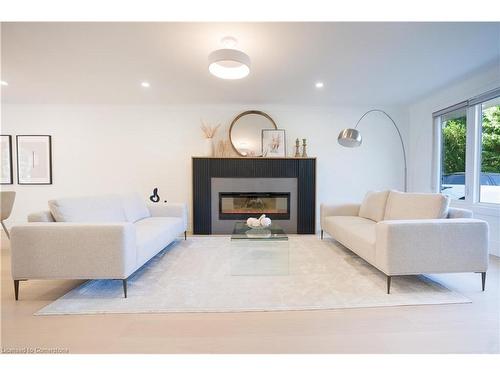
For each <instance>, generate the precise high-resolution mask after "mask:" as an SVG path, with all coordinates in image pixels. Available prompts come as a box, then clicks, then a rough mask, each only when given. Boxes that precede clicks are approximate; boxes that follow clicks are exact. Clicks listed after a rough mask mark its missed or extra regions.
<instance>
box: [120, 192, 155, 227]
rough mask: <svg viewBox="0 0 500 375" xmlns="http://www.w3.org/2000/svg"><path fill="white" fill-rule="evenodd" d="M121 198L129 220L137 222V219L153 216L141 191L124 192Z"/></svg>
mask: <svg viewBox="0 0 500 375" xmlns="http://www.w3.org/2000/svg"><path fill="white" fill-rule="evenodd" d="M121 198H122V204H123V210H124V211H125V217H126V218H127V221H128V222H130V223H135V222H136V221H137V220H141V219H144V218H146V217H150V216H151V214H150V212H149V210H148V207H147V206H146V202H144V199H142V198H141V196H140V194H139V193H129V194H123V195H122V196H121Z"/></svg>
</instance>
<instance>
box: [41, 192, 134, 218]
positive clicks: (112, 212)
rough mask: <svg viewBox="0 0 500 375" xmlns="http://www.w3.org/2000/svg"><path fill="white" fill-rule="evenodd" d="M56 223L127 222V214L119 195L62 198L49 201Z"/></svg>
mask: <svg viewBox="0 0 500 375" xmlns="http://www.w3.org/2000/svg"><path fill="white" fill-rule="evenodd" d="M49 208H50V212H51V213H52V216H54V219H55V220H56V221H63V222H79V223H81V222H93V223H107V222H125V221H127V220H126V217H125V212H124V211H123V207H122V202H121V199H120V196H118V195H102V196H96V197H80V198H62V199H55V200H50V201H49Z"/></svg>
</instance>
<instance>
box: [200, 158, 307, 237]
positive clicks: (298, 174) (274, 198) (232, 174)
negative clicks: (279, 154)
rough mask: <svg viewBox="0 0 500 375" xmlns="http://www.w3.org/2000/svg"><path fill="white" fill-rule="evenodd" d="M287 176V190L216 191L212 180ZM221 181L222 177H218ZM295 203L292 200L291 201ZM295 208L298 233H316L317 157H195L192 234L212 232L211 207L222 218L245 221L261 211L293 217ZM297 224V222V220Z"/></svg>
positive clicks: (285, 177) (282, 177)
mask: <svg viewBox="0 0 500 375" xmlns="http://www.w3.org/2000/svg"><path fill="white" fill-rule="evenodd" d="M224 178H225V179H241V181H248V179H263V178H264V179H270V180H271V179H273V180H275V179H287V180H286V181H290V180H292V181H296V188H294V190H296V192H295V193H293V194H292V195H290V192H288V191H268V192H266V191H246V190H245V191H219V192H218V191H217V190H214V192H213V193H214V194H216V197H217V199H216V202H217V203H214V199H212V190H211V189H212V185H213V184H212V179H224ZM219 181H220V180H219ZM283 181H285V180H283ZM292 199H293V200H296V202H291V200H292ZM291 207H292V208H293V209H294V210H296V214H295V213H293V214H292V216H294V217H296V227H297V228H296V233H300V234H314V233H315V229H316V228H315V227H316V226H315V218H316V212H315V207H316V159H315V158H297V159H295V158H280V159H278V158H276V159H271V158H201V157H200V158H198V157H194V158H193V233H194V234H212V217H213V215H212V213H213V212H212V210H214V214H216V213H217V212H218V215H217V218H218V219H220V220H246V219H247V218H248V217H250V216H252V217H258V216H260V215H261V214H262V213H265V214H266V216H268V217H270V218H271V219H273V220H286V219H290V215H291V212H290V210H291ZM294 223H295V221H294Z"/></svg>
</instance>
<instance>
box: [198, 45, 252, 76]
mask: <svg viewBox="0 0 500 375" xmlns="http://www.w3.org/2000/svg"><path fill="white" fill-rule="evenodd" d="M221 43H222V44H223V45H224V47H226V48H223V49H218V50H216V51H213V52H212V53H211V54H210V55H208V71H209V72H210V73H211V74H213V75H214V76H216V77H218V78H222V79H241V78H244V77H246V76H247V75H248V74H249V73H250V57H249V56H248V55H247V54H246V53H244V52H242V51H239V50H237V49H233V47H235V46H236V43H237V40H236V38H233V37H232V36H227V37H225V38H223V39H222V40H221Z"/></svg>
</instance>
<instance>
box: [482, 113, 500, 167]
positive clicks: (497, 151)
mask: <svg viewBox="0 0 500 375" xmlns="http://www.w3.org/2000/svg"><path fill="white" fill-rule="evenodd" d="M481 171H482V172H494V173H500V105H497V106H494V107H490V108H486V109H485V110H483V149H482V153H481Z"/></svg>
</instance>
